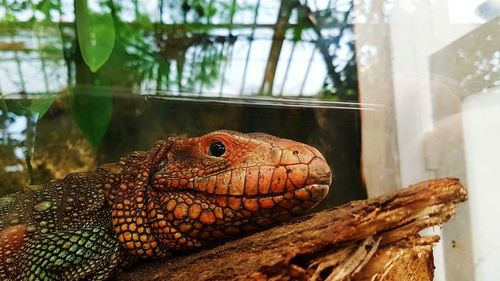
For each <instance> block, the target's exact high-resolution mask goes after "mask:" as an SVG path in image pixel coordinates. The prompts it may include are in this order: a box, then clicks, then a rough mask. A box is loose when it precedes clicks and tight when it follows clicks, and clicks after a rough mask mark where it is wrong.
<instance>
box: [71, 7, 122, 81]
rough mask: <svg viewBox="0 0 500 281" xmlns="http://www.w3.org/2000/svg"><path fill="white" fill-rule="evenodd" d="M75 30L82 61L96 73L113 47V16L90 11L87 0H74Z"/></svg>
mask: <svg viewBox="0 0 500 281" xmlns="http://www.w3.org/2000/svg"><path fill="white" fill-rule="evenodd" d="M76 30H77V33H78V44H79V45H80V50H81V52H82V57H83V60H84V61H85V63H86V64H87V65H88V66H89V68H90V70H91V71H92V72H96V71H97V70H99V68H100V67H101V66H102V65H103V64H104V63H105V62H106V61H107V60H108V58H109V56H110V55H111V52H112V51H113V47H114V45H115V25H114V23H113V16H112V15H111V14H110V13H103V14H99V13H96V12H93V11H90V9H89V8H88V5H87V0H76Z"/></svg>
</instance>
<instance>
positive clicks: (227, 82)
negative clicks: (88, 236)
mask: <svg viewBox="0 0 500 281" xmlns="http://www.w3.org/2000/svg"><path fill="white" fill-rule="evenodd" d="M499 118H500V1H498V0H441V1H433V0H400V1H396V0H385V1H375V0H359V1H357V0H321V1H320V0H314V1H313V0H281V1H280V0H272V1H261V0H183V1H163V0H155V1H144V0H134V1H111V0H99V1H98V0H82V1H80V0H75V1H71V0H33V1H23V0H4V1H2V2H1V4H0V136H1V140H0V179H1V180H0V196H4V195H8V194H12V193H14V192H17V191H19V190H22V189H23V188H24V187H25V186H28V185H31V184H43V183H46V182H48V181H50V180H52V179H58V178H62V177H64V176H65V175H66V174H69V173H72V172H80V171H89V170H92V169H94V168H95V167H97V166H99V165H102V164H104V163H108V162H116V161H118V160H119V158H120V157H121V156H124V155H126V154H129V153H131V152H132V151H137V150H145V149H149V148H150V147H151V146H152V145H153V143H154V142H155V141H156V140H160V139H164V138H167V137H168V136H198V135H202V134H205V133H207V132H210V131H213V130H218V129H228V130H235V131H241V132H265V133H269V134H272V135H275V136H279V137H282V138H289V139H293V140H297V141H300V142H303V143H307V144H310V145H312V146H314V147H316V148H318V149H319V150H320V151H321V152H322V153H323V155H324V156H325V158H326V159H327V161H328V163H329V164H330V167H331V169H332V170H333V174H334V181H333V185H332V186H331V189H330V192H329V194H328V196H327V197H326V198H325V200H323V201H322V202H321V203H320V204H319V205H318V206H317V207H316V208H315V209H314V210H313V212H317V211H321V210H325V209H328V208H332V207H335V206H339V205H341V204H344V203H348V202H350V201H353V200H362V199H367V198H373V197H376V196H381V195H385V194H389V193H391V192H394V191H396V190H397V189H398V188H400V187H402V186H408V185H410V184H413V183H416V182H420V181H422V180H428V179H433V178H443V177H456V178H460V180H461V182H462V184H463V185H464V186H465V187H466V188H467V190H468V193H469V200H468V202H466V203H465V204H462V205H460V206H458V207H457V214H456V215H455V217H454V218H453V219H452V220H450V221H449V222H448V223H447V224H445V225H444V226H443V227H442V228H440V227H434V228H431V229H428V230H425V231H424V234H429V235H430V234H437V235H440V236H441V240H440V241H439V242H436V241H433V242H436V243H435V244H434V245H435V246H434V248H433V256H434V264H435V271H434V280H438V281H444V280H500V270H499V269H498V266H497V264H498V262H499V261H500V238H499V237H500V226H499V225H498V224H496V223H495V222H496V221H497V220H498V213H499V207H498V202H500V190H499V189H498V188H497V185H498V184H496V178H495V175H496V173H497V172H498V171H499V170H500V160H499V159H500V148H499V146H498V143H500V122H499V121H498V120H499Z"/></svg>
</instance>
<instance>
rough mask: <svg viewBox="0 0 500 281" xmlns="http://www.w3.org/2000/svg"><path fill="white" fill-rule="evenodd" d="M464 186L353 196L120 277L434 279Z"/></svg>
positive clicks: (433, 183) (440, 184)
mask: <svg viewBox="0 0 500 281" xmlns="http://www.w3.org/2000/svg"><path fill="white" fill-rule="evenodd" d="M465 200H467V192H466V189H465V188H464V187H463V186H462V184H461V183H460V181H459V180H458V179H455V178H445V179H436V180H430V181H425V182H421V183H417V184H415V185H412V186H409V187H408V188H405V189H401V190H398V191H396V192H394V193H392V194H389V195H386V196H382V197H378V198H374V199H368V200H363V201H354V202H350V203H348V204H345V205H342V206H340V207H337V208H334V209H330V210H326V211H322V212H319V213H315V214H313V215H310V216H307V217H303V218H299V219H297V220H295V221H293V222H291V223H288V224H285V225H281V226H278V227H275V228H272V229H269V230H266V231H262V232H259V233H255V234H253V235H250V236H247V237H244V238H241V239H239V240H234V241H230V242H227V243H225V244H223V245H219V246H216V247H214V248H211V249H207V250H204V251H200V252H197V253H194V254H191V255H185V256H179V257H175V258H170V259H165V260H161V261H157V262H150V263H146V264H144V263H142V264H141V265H140V266H136V267H134V268H133V269H131V270H129V271H127V272H123V273H121V274H120V275H119V276H118V277H117V279H118V280H228V279H234V280H432V278H433V272H434V265H433V257H432V245H433V244H434V243H435V242H437V241H438V240H439V237H437V236H428V237H420V236H419V235H418V233H419V231H420V230H422V229H424V228H426V227H429V226H434V225H440V224H443V223H444V222H446V221H447V220H449V219H450V218H451V217H452V216H453V215H454V213H455V207H456V205H457V204H458V203H460V202H463V201H465Z"/></svg>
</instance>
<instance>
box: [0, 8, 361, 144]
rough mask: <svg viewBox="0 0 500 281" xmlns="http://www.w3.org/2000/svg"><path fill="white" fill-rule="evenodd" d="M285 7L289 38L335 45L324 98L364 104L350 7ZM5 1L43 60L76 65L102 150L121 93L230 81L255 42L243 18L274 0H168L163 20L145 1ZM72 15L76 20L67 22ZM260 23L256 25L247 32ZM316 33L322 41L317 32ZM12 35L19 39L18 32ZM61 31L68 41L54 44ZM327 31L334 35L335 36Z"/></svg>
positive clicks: (79, 114) (75, 106)
mask: <svg viewBox="0 0 500 281" xmlns="http://www.w3.org/2000/svg"><path fill="white" fill-rule="evenodd" d="M283 1H289V2H290V3H292V5H291V7H292V9H293V11H292V12H293V13H294V15H295V17H294V19H293V22H289V26H288V27H287V30H288V32H287V38H283V39H286V40H291V41H292V42H294V44H295V43H297V42H300V41H310V42H312V43H314V40H318V42H319V41H320V40H323V41H322V42H325V44H327V48H326V49H323V50H322V53H323V54H324V57H323V59H324V60H325V64H327V65H328V66H330V69H334V71H330V72H329V77H327V78H326V79H325V82H324V85H323V90H322V91H321V93H320V97H321V98H324V99H330V100H342V101H346V100H351V101H356V100H357V98H358V96H357V73H356V65H355V59H356V57H355V52H354V39H348V37H349V36H347V37H345V38H347V39H345V38H344V36H343V35H344V34H353V31H352V26H351V25H350V24H348V22H349V12H350V10H347V11H346V10H343V11H339V10H337V9H336V7H333V6H332V7H327V8H326V9H324V10H318V11H311V10H310V8H309V7H308V6H307V5H306V4H307V1H306V2H303V1H295V0H283ZM333 2H335V1H332V3H333ZM0 3H1V6H0V8H3V11H4V15H3V17H2V18H0V23H7V24H9V25H10V26H12V27H21V26H22V27H24V28H26V27H28V28H29V29H31V30H32V36H33V37H36V38H37V39H38V40H39V42H40V43H41V44H40V52H41V54H42V55H46V56H58V57H61V58H63V60H64V61H65V62H66V64H67V69H68V71H67V75H68V84H69V85H68V86H69V88H70V91H69V93H70V95H71V96H70V101H71V103H70V104H71V112H72V114H73V118H74V119H75V121H76V122H77V124H78V125H79V126H80V128H81V130H82V132H83V133H84V135H85V136H86V137H87V138H88V140H89V141H90V142H91V143H92V145H94V147H98V146H99V144H100V142H101V139H102V138H103V136H104V134H105V133H106V130H107V127H108V124H109V121H110V120H111V117H112V113H113V100H112V95H113V94H115V93H113V89H114V88H116V87H119V88H121V89H123V88H128V89H130V88H132V89H133V88H135V89H137V88H140V87H141V85H142V84H141V83H143V82H144V81H150V83H151V85H152V86H154V88H155V89H156V91H157V92H158V93H159V94H161V93H165V92H180V93H202V91H203V90H204V89H205V88H209V87H213V86H215V83H216V82H218V81H220V79H221V77H222V76H223V71H221V69H223V68H224V65H225V64H226V63H228V60H229V57H230V56H231V54H232V51H233V47H234V43H235V42H236V41H237V40H249V42H250V41H252V40H254V38H253V36H254V35H253V33H252V35H250V38H247V37H245V36H242V37H238V36H237V35H233V33H232V28H233V23H234V20H235V15H236V14H237V13H238V12H245V11H246V12H247V14H249V15H250V17H251V18H252V17H253V18H254V24H255V23H256V19H257V11H258V10H259V9H258V5H261V4H259V3H264V1H236V0H184V1H164V0H158V1H157V2H155V3H157V5H158V7H157V10H158V14H157V16H155V17H152V16H151V14H149V13H148V11H147V9H145V7H144V6H141V5H143V4H141V2H140V1H138V0H135V1H111V0H78V1H76V0H75V1H74V2H73V3H72V7H70V8H72V9H69V8H68V6H67V3H68V2H63V1H61V0H38V1H37V0H31V1H30V0H1V2H0ZM64 3H66V6H65V5H64ZM266 3H267V1H266ZM332 5H333V4H332ZM0 12H1V11H0ZM68 15H70V16H69V18H73V20H72V21H70V22H66V23H60V21H61V19H62V18H64V16H68ZM66 18H67V17H66ZM246 22H247V23H248V21H246ZM250 26H252V23H251V22H250V23H248V27H247V28H250ZM323 26H328V28H329V29H335V30H336V31H337V32H336V33H338V35H335V36H332V35H328V36H327V35H325V34H323V36H324V38H319V39H318V36H319V37H321V34H322V31H321V28H322V27H323ZM251 28H255V26H252V27H251ZM221 30H223V31H224V32H221ZM311 30H316V32H317V33H318V34H319V35H317V36H315V35H314V32H312V31H311ZM318 30H319V31H318ZM11 32H12V36H15V33H14V32H15V30H14V29H12V31H11ZM333 33H335V32H333ZM55 34H56V37H58V38H59V40H48V39H47V38H48V37H49V35H51V36H52V37H54V35H55ZM327 34H332V32H331V30H330V31H329V32H327ZM340 37H342V38H344V39H345V40H342V41H341V40H340ZM351 37H353V36H351ZM341 45H342V47H343V48H347V49H349V51H350V53H351V54H352V56H351V57H350V58H347V61H345V59H344V61H340V62H339V54H338V52H337V50H338V49H339V48H340V47H341ZM317 48H318V49H320V47H317ZM325 50H326V51H325ZM326 53H328V54H326ZM344 53H345V52H344ZM247 63H248V62H247ZM222 78H223V77H222ZM259 79H260V78H259ZM151 85H150V86H151ZM80 86H83V87H80ZM51 101H52V99H50V98H48V99H45V100H42V99H37V100H36V101H33V102H32V103H29V104H27V103H20V105H21V106H25V107H24V111H23V112H24V113H23V114H25V115H29V114H31V116H34V115H37V116H38V118H40V117H41V116H43V113H44V112H45V111H46V110H47V109H48V108H49V107H50V104H51ZM0 107H1V108H2V109H3V110H4V111H5V110H7V109H8V110H9V111H12V110H14V109H13V108H10V107H8V106H7V104H6V103H5V101H4V100H3V98H2V96H0ZM7 107H8V108H7ZM15 110H18V109H15ZM35 113H36V114H35Z"/></svg>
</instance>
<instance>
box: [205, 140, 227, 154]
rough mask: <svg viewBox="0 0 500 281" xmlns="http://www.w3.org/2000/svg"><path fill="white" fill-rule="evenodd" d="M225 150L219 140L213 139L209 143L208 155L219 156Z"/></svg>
mask: <svg viewBox="0 0 500 281" xmlns="http://www.w3.org/2000/svg"><path fill="white" fill-rule="evenodd" d="M225 152H226V147H225V146H224V144H223V143H222V142H220V141H214V142H212V143H211V144H210V148H209V150H208V155H210V156H215V157H221V156H222V155H224V153H225Z"/></svg>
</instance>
